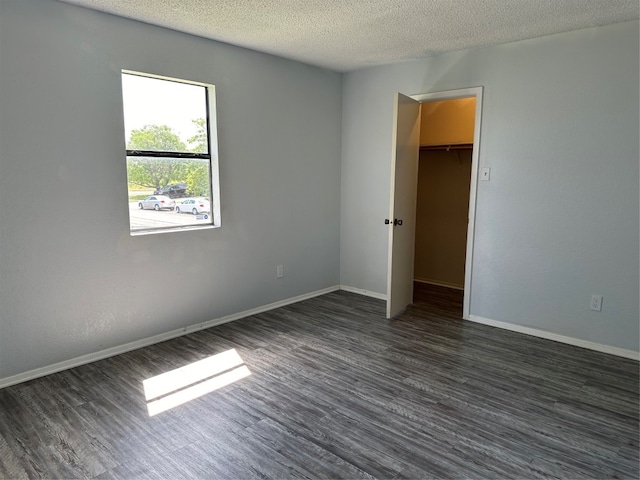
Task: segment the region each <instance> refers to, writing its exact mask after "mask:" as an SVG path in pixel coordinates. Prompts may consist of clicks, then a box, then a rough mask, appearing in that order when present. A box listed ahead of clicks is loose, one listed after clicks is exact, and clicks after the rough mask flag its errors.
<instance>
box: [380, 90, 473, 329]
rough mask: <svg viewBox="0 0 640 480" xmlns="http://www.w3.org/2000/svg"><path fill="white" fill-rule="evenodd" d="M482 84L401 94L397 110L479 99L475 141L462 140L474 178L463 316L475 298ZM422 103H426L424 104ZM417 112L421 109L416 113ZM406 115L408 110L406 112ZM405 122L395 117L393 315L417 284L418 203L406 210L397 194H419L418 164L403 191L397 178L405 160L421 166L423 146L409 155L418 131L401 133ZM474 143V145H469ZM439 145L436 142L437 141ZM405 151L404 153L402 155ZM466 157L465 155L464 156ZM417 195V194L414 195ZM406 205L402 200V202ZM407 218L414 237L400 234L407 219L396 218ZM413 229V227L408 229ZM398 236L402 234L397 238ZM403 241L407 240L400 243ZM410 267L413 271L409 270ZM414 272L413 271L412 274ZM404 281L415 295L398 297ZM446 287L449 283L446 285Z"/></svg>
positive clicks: (389, 306) (390, 297) (389, 287)
mask: <svg viewBox="0 0 640 480" xmlns="http://www.w3.org/2000/svg"><path fill="white" fill-rule="evenodd" d="M482 91H483V89H482V87H473V88H466V89H460V90H451V91H445V92H437V93H427V94H418V95H411V96H410V97H404V96H400V97H401V98H404V100H403V101H402V102H399V101H397V103H396V108H397V110H398V112H395V113H394V115H396V117H398V115H399V112H400V111H401V108H405V107H403V106H402V104H406V103H407V100H412V101H414V102H415V103H419V104H426V103H427V102H432V101H441V100H453V99H463V98H473V99H475V108H474V111H473V117H474V122H473V127H472V128H473V137H472V138H473V141H472V142H468V141H467V142H462V143H465V144H467V145H466V147H465V148H466V149H467V155H468V154H469V150H470V178H469V187H468V210H467V225H466V239H465V240H464V241H463V243H464V244H465V245H464V269H463V270H464V271H463V274H462V275H463V279H464V280H463V285H462V288H463V290H462V292H463V293H462V318H464V319H468V318H469V311H470V302H471V288H472V278H473V275H472V273H473V272H472V264H473V240H474V230H475V206H476V192H477V180H478V159H479V148H480V143H479V140H480V126H481V125H480V122H481V112H482ZM420 106H421V107H422V105H420ZM420 110H421V109H413V110H412V111H413V112H414V113H413V115H415V119H414V120H415V123H416V124H417V125H420V120H421V119H420ZM415 112H417V113H415ZM403 115H404V114H403ZM409 120H410V119H408V120H407V119H405V120H404V124H405V125H409V124H411V121H409ZM401 127H402V125H401V123H400V122H396V121H395V120H394V132H393V133H394V138H393V140H394V141H393V149H392V151H393V157H392V171H391V185H392V188H391V199H390V218H391V219H393V221H394V224H393V225H391V230H390V235H389V238H390V242H389V262H388V279H387V317H388V318H390V317H392V316H395V315H397V314H398V313H399V312H401V311H402V310H404V308H406V306H407V305H408V304H410V303H412V302H413V285H414V268H415V265H414V260H415V259H414V255H415V251H414V248H415V241H416V237H415V233H413V232H415V228H416V222H415V220H416V219H415V207H416V205H415V204H414V205H413V206H412V208H406V209H405V210H406V211H403V209H402V208H398V205H397V204H396V203H397V202H396V197H397V196H398V194H399V193H402V195H403V196H405V197H406V196H407V190H412V189H415V190H414V193H415V194H416V195H417V188H418V178H417V177H418V171H419V170H418V168H409V170H411V171H415V178H412V179H411V181H408V182H404V183H403V185H404V186H405V189H404V191H403V192H400V189H398V188H395V187H394V185H395V178H396V171H397V170H398V168H402V165H403V163H406V162H410V163H412V164H415V166H416V167H417V164H418V156H419V148H415V149H414V150H412V151H413V152H414V154H413V155H414V156H413V157H412V155H407V154H406V152H407V151H408V149H409V150H410V148H409V147H408V146H407V145H405V144H404V143H403V142H404V140H403V139H404V138H407V139H409V138H410V139H415V135H413V136H411V135H408V134H407V135H401V133H403V131H406V132H408V129H407V128H406V127H405V128H401ZM456 143H461V142H451V143H450V144H448V145H439V146H437V148H441V149H444V150H445V151H446V149H447V148H448V149H449V151H452V150H453V148H452V147H453V145H454V144H456ZM469 143H470V145H469ZM457 147H458V149H459V150H460V152H459V153H460V154H461V155H462V152H461V151H462V150H463V148H462V147H461V146H460V145H457ZM433 148H434V149H435V148H436V146H435V145H434V146H433ZM401 153H402V155H401ZM461 158H462V157H461ZM414 198H415V197H414ZM400 205H401V206H402V203H400ZM402 218H405V219H406V220H405V222H404V223H405V225H407V226H409V227H410V230H411V231H412V234H411V235H410V237H411V238H410V239H409V240H407V235H399V236H398V234H399V233H400V229H401V228H402V224H403V222H402V221H401V222H400V224H399V225H396V223H397V222H396V221H395V219H400V220H402ZM407 230H409V229H407ZM396 236H397V237H398V238H396ZM399 243H403V244H402V245H399ZM398 251H402V252H403V253H402V255H401V258H400V259H399V260H400V261H397V260H398V259H396V258H394V257H396V256H397V252H398ZM408 256H410V257H411V258H410V259H411V265H412V267H411V268H410V269H407V268H406V262H407V257H408ZM396 263H401V265H402V266H401V267H400V268H396ZM408 270H410V272H408ZM409 273H410V275H409ZM398 284H401V285H404V286H405V287H403V289H404V290H407V289H408V288H410V289H411V295H410V296H407V295H404V296H402V297H400V298H399V297H398V295H397V294H396V293H395V292H396V291H397V290H399V289H398V287H397V285H398ZM445 288H446V287H445Z"/></svg>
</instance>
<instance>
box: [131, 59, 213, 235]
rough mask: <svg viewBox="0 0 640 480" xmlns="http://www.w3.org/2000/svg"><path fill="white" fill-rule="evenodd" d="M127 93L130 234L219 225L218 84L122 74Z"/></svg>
mask: <svg viewBox="0 0 640 480" xmlns="http://www.w3.org/2000/svg"><path fill="white" fill-rule="evenodd" d="M122 91H123V111H124V125H125V139H126V149H127V156H126V162H127V181H128V193H129V199H128V200H129V220H130V231H131V233H132V234H141V233H159V232H163V231H173V230H176V229H183V228H197V227H199V226H209V227H210V226H212V225H214V224H216V222H215V221H214V213H217V212H219V208H216V207H217V205H216V202H217V201H218V199H217V197H216V198H213V193H215V192H217V191H218V188H217V182H218V178H217V162H216V159H215V151H216V148H215V138H211V137H212V135H211V132H212V127H211V118H212V112H211V110H212V109H211V108H210V105H211V104H212V102H210V98H211V97H212V96H213V86H211V85H199V84H193V83H184V82H181V81H179V80H176V79H158V78H154V77H149V76H145V75H143V74H137V73H129V72H123V74H122ZM212 150H213V153H212ZM212 187H216V188H212ZM214 210H215V212H214Z"/></svg>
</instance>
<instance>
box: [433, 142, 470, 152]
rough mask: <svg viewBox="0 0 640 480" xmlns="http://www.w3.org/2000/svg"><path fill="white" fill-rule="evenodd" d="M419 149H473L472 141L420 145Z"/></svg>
mask: <svg viewBox="0 0 640 480" xmlns="http://www.w3.org/2000/svg"><path fill="white" fill-rule="evenodd" d="M420 150H445V151H447V152H448V151H450V150H473V143H452V144H450V145H421V146H420Z"/></svg>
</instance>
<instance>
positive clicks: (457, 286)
mask: <svg viewBox="0 0 640 480" xmlns="http://www.w3.org/2000/svg"><path fill="white" fill-rule="evenodd" d="M413 281H414V282H418V283H428V284H429V285H435V286H437V287H447V288H454V289H456V290H464V287H461V286H460V285H454V284H452V283H446V282H436V281H435V280H425V279H423V278H414V279H413Z"/></svg>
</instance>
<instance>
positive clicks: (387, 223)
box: [384, 218, 402, 227]
mask: <svg viewBox="0 0 640 480" xmlns="http://www.w3.org/2000/svg"><path fill="white" fill-rule="evenodd" d="M390 223H391V221H390V220H389V219H388V218H385V219H384V224H385V225H389V224H390ZM396 225H397V226H398V227H399V226H400V225H402V220H398V219H397V218H394V219H393V226H394V227H395V226H396Z"/></svg>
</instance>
